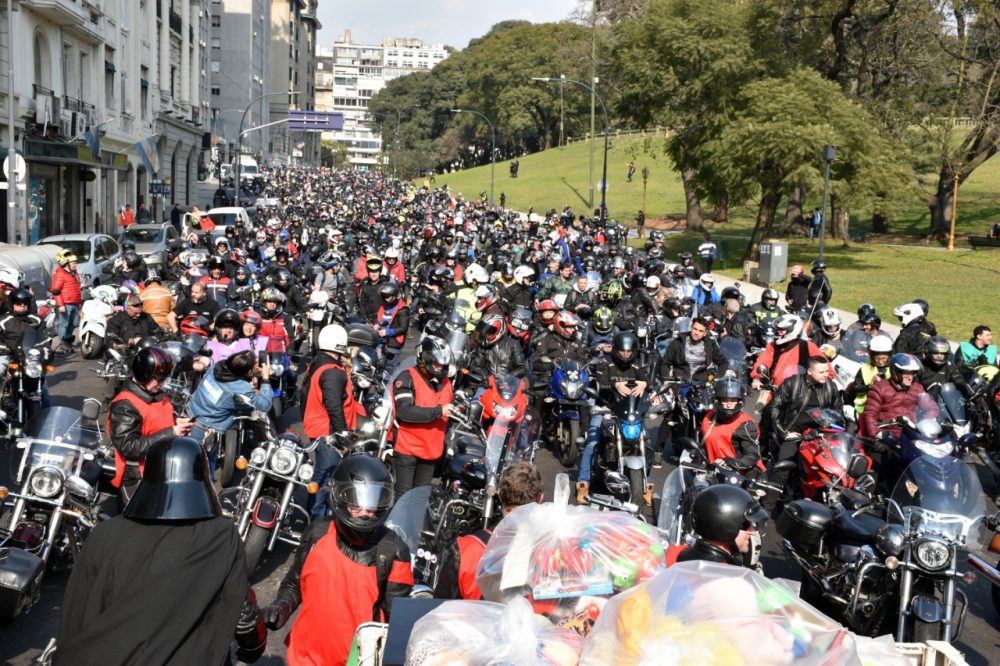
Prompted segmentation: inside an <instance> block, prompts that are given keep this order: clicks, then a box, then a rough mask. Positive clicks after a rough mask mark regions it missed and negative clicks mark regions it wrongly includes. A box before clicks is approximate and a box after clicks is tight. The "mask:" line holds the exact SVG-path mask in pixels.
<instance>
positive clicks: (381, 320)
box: [378, 299, 406, 347]
mask: <svg viewBox="0 0 1000 666" xmlns="http://www.w3.org/2000/svg"><path fill="white" fill-rule="evenodd" d="M405 307H406V303H404V302H403V301H402V299H400V300H398V301H396V304H395V305H394V306H392V314H391V315H390V316H389V317H388V321H386V316H385V303H383V304H382V305H380V306H379V308H378V325H379V326H382V327H383V328H392V326H391V325H390V324H392V322H394V321H396V315H397V314H399V310H400V308H405ZM404 340H406V331H403V332H402V333H400V334H399V335H397V336H396V342H398V343H399V346H401V347H402V346H403V341H404Z"/></svg>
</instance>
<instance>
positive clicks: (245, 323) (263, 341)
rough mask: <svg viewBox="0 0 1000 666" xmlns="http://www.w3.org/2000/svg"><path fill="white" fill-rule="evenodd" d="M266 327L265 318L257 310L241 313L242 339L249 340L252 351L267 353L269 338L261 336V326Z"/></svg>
mask: <svg viewBox="0 0 1000 666" xmlns="http://www.w3.org/2000/svg"><path fill="white" fill-rule="evenodd" d="M263 325H264V318H263V317H261V316H260V313H259V312H257V311H256V310H244V311H243V312H241V313H240V339H241V340H247V341H248V343H249V345H250V349H252V350H254V351H255V352H257V354H258V356H259V355H260V353H261V352H266V351H267V342H268V338H267V336H264V335H260V329H261V326H263Z"/></svg>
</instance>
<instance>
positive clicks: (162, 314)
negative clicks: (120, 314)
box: [139, 268, 177, 330]
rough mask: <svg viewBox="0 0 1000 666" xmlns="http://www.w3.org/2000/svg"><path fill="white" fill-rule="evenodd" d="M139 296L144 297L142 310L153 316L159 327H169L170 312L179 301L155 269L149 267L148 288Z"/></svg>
mask: <svg viewBox="0 0 1000 666" xmlns="http://www.w3.org/2000/svg"><path fill="white" fill-rule="evenodd" d="M139 298H140V299H142V311H143V312H145V313H146V314H148V315H149V316H151V317H152V318H153V320H154V321H156V325H157V326H158V327H159V328H161V329H164V330H166V329H169V328H170V313H171V312H172V311H173V309H174V306H175V305H177V301H176V300H175V299H174V295H173V294H172V293H171V292H170V290H169V289H167V288H166V287H164V286H163V279H162V278H161V277H160V273H159V272H158V271H156V270H155V269H152V268H151V269H149V275H148V276H147V277H146V288H145V289H143V290H142V293H140V294H139Z"/></svg>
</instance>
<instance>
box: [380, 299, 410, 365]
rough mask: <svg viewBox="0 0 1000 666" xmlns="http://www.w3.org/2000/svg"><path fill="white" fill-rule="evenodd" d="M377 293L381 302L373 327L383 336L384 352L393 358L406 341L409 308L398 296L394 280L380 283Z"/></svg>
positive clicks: (408, 326)
mask: <svg viewBox="0 0 1000 666" xmlns="http://www.w3.org/2000/svg"><path fill="white" fill-rule="evenodd" d="M378 294H379V296H380V297H381V299H382V304H381V305H380V306H379V308H378V312H377V313H376V315H375V325H374V326H373V328H374V329H375V330H376V331H377V332H378V334H379V336H380V337H382V338H385V351H386V354H388V355H389V356H390V357H393V358H394V357H395V356H396V355H397V354H399V352H400V351H401V350H402V349H403V344H404V343H405V342H406V333H407V331H409V329H410V308H409V307H408V306H407V305H406V301H404V300H403V299H402V298H400V297H399V287H398V286H397V285H396V283H395V282H392V281H389V282H385V283H384V284H382V286H381V287H379V289H378Z"/></svg>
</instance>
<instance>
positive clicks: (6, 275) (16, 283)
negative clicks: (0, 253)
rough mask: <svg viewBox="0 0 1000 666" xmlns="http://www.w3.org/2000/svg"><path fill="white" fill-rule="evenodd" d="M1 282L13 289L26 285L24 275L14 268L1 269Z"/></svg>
mask: <svg viewBox="0 0 1000 666" xmlns="http://www.w3.org/2000/svg"><path fill="white" fill-rule="evenodd" d="M0 282H2V283H4V284H6V285H10V286H11V287H20V286H21V285H22V284H24V273H22V272H21V271H19V270H15V269H13V268H0Z"/></svg>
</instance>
